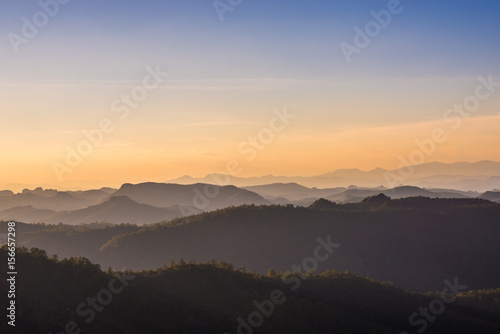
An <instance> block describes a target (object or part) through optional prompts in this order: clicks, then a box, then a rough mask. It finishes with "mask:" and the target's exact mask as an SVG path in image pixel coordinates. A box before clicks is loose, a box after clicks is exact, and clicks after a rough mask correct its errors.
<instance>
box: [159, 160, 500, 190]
mask: <svg viewBox="0 0 500 334" xmlns="http://www.w3.org/2000/svg"><path fill="white" fill-rule="evenodd" d="M388 179H389V181H388ZM167 182H172V183H178V184H192V183H197V182H202V183H210V184H220V185H225V184H232V185H235V186H238V187H250V186H256V185H265V184H272V183H298V184H300V185H302V186H306V187H311V188H312V187H316V188H336V187H348V186H350V185H356V186H358V187H379V186H384V187H386V188H393V187H394V186H398V185H411V186H417V187H425V188H448V189H457V190H463V191H470V190H472V191H477V192H485V191H491V190H494V189H500V162H494V161H488V160H485V161H479V162H475V163H471V162H457V163H441V162H431V163H424V164H418V165H414V166H411V167H401V168H397V169H393V170H387V169H383V168H375V169H373V170H369V171H362V170H359V169H356V168H354V169H339V170H336V171H334V172H330V173H325V174H321V175H317V176H310V177H304V176H296V177H293V176H274V175H267V176H261V177H248V178H244V177H235V176H229V175H224V174H209V175H207V176H205V177H203V178H193V177H191V176H188V175H185V176H182V177H180V178H176V179H172V180H169V181H167Z"/></svg>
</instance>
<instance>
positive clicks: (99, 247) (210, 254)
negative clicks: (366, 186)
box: [0, 194, 500, 291]
mask: <svg viewBox="0 0 500 334" xmlns="http://www.w3.org/2000/svg"><path fill="white" fill-rule="evenodd" d="M499 216H500V204H497V203H493V202H490V201H487V200H483V199H458V198H457V199H439V198H434V199H431V198H426V197H411V198H403V199H394V200H391V199H390V198H389V197H387V196H385V195H383V194H381V195H377V196H373V197H369V198H367V199H365V200H363V201H362V202H359V203H346V204H336V203H334V202H330V201H328V200H325V199H321V200H318V201H316V202H315V203H313V204H312V205H311V206H310V207H307V208H305V207H293V206H291V205H288V206H278V205H272V206H255V205H244V206H239V207H232V208H226V209H222V210H217V211H212V212H206V213H202V214H199V215H195V216H190V217H183V218H177V219H174V220H170V221H166V222H163V223H158V224H154V225H148V226H143V227H141V226H137V225H114V226H109V225H95V226H82V225H78V226H71V225H41V224H37V225H33V224H21V223H19V224H18V226H17V227H16V231H17V233H18V235H17V239H18V242H19V244H20V245H24V246H26V247H39V248H42V249H45V250H46V251H47V252H48V253H49V254H58V255H59V256H62V257H71V256H85V257H86V258H88V259H90V260H92V261H94V262H96V263H99V264H100V265H101V266H102V267H104V268H107V267H112V268H123V267H126V268H131V269H133V270H149V269H154V268H158V267H161V266H163V265H165V264H168V263H169V262H170V261H171V260H174V261H176V262H177V261H179V260H180V259H182V258H183V259H185V260H186V261H188V260H191V259H193V260H195V261H196V262H207V261H211V260H213V259H214V260H216V261H220V260H224V261H228V262H231V263H233V264H234V266H235V267H246V268H247V270H255V271H257V272H258V273H267V271H268V270H269V269H275V270H278V271H280V270H288V269H289V268H291V267H292V266H293V265H294V264H298V265H299V266H303V268H305V269H304V270H303V271H308V269H307V265H306V264H304V263H305V262H304V263H302V259H306V258H308V257H310V256H312V255H311V254H313V252H314V250H315V248H316V247H317V245H318V242H319V241H318V240H319V239H321V240H323V241H322V244H330V243H334V244H336V245H338V246H336V247H335V249H332V253H333V254H334V256H331V257H330V258H328V260H325V261H323V262H321V263H318V267H317V268H315V269H316V270H317V271H318V272H322V271H324V270H328V269H336V270H340V271H344V270H349V271H351V272H353V273H356V274H358V275H369V276H370V277H373V278H375V279H376V280H380V281H392V282H394V284H395V285H396V286H397V287H400V288H404V289H410V290H416V291H434V290H435V289H438V288H439V285H440V284H442V280H443V279H444V278H446V277H455V276H457V277H460V279H461V280H462V281H464V282H466V283H467V284H468V285H469V286H470V287H471V288H474V289H482V288H491V287H497V286H500V271H499V269H498V266H497V264H498V263H499V262H500V244H499V243H498V239H499V238H500V225H499V220H498V217H499ZM3 224H5V223H3ZM0 225H2V224H0ZM2 228H3V229H5V228H6V227H5V226H2ZM0 242H1V241H0ZM297 261H299V262H297Z"/></svg>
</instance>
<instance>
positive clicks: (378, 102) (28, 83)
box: [0, 0, 500, 189]
mask: <svg viewBox="0 0 500 334" xmlns="http://www.w3.org/2000/svg"><path fill="white" fill-rule="evenodd" d="M214 4H215V5H214ZM216 7H217V8H216ZM499 40H500V2H498V1H494V0H490V1H485V0H479V1H464V0H453V1H452V0H443V1H433V0H401V1H397V0H391V1H378V0H377V1H373V0H370V1H368V0H366V1H360V0H353V1H340V0H339V1H331V0H328V1H326V0H325V1H299V0H286V1H285V0H279V1H274V0H242V1H239V0H231V1H229V0H221V1H215V2H213V1H201V0H199V1H186V0H182V1H181V0H179V1H177V0H169V1H165V0H162V1H159V0H158V1H157V0H152V1H132V0H107V1H97V0H59V2H57V1H56V0H41V1H22V2H21V1H15V0H5V1H2V2H1V3H0V64H1V66H2V69H1V71H0V117H1V119H2V122H0V138H1V140H0V172H1V173H0V188H10V189H15V188H16V187H17V188H22V187H33V186H35V185H41V186H44V187H53V188H58V189H73V188H93V187H94V188H95V187H102V186H115V187H116V186H119V185H120V184H122V183H125V182H132V183H137V182H144V181H156V182H164V181H166V180H169V179H173V178H176V177H179V176H182V175H191V176H194V177H201V176H205V175H206V174H209V173H214V172H218V173H229V174H233V175H235V176H243V177H244V176H261V175H269V174H274V175H288V176H295V175H301V176H310V175H319V174H323V173H327V172H331V171H334V170H336V169H340V168H359V169H362V170H370V169H374V168H377V167H382V168H386V169H393V168H397V167H399V166H400V165H401V163H403V162H402V161H406V162H407V163H410V164H413V163H417V162H432V161H440V162H458V161H469V162H475V161H480V160H493V161H500V150H499V149H498V147H500V136H499V135H498V133H499V129H500V114H499V110H500V84H499V83H498V82H500V44H499V43H498V41H499ZM155 73H156V74H155ZM480 78H481V79H480ZM485 82H486V84H485ZM488 82H489V84H488ZM145 85H146V86H147V87H148V88H147V89H146V88H145ZM134 94H135V95H134ZM478 94H479V95H478ZM124 96H125V98H126V97H127V96H128V100H125V98H124ZM124 101H128V102H124ZM462 105H465V106H463V107H461V106H462ZM460 108H461V109H460ZM283 115H285V116H283ZM286 115H288V116H286ZM436 134H439V136H438V135H436ZM89 138H90V139H89ZM422 143H427V144H428V145H427V146H425V145H423V144H422ZM422 145H423V146H422ZM416 151H422V152H423V153H424V154H416V153H415V152H416ZM411 157H413V158H415V157H420V160H418V159H413V160H412V159H411ZM417 160H418V161H417ZM234 166H237V168H236V167H234Z"/></svg>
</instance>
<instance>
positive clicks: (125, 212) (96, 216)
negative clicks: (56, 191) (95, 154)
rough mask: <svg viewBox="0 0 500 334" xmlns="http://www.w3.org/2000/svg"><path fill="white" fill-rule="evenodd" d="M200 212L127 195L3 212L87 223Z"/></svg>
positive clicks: (20, 217) (138, 221) (30, 220)
mask: <svg viewBox="0 0 500 334" xmlns="http://www.w3.org/2000/svg"><path fill="white" fill-rule="evenodd" d="M185 211H189V212H195V213H200V212H202V211H201V210H198V209H195V208H192V207H189V208H186V207H183V208H182V209H181V207H180V206H172V207H170V208H157V207H154V206H151V205H147V204H139V203H137V202H134V201H132V200H131V199H130V198H128V197H126V196H116V197H111V198H110V199H108V200H107V201H105V202H103V203H101V204H97V205H92V206H90V207H88V208H84V209H80V210H73V211H63V212H54V211H51V210H39V209H34V208H32V207H31V206H27V207H18V208H12V209H8V210H5V211H2V212H0V217H2V218H3V219H4V220H16V221H24V222H28V223H38V222H42V223H48V224H50V223H52V224H57V223H60V222H61V223H62V222H64V223H65V224H86V223H94V222H108V223H112V224H121V223H131V224H152V223H155V222H159V221H163V220H169V219H173V218H177V217H182V212H185Z"/></svg>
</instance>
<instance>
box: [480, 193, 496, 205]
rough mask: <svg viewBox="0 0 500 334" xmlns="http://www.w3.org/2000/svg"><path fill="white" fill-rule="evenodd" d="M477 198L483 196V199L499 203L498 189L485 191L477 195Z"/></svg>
mask: <svg viewBox="0 0 500 334" xmlns="http://www.w3.org/2000/svg"><path fill="white" fill-rule="evenodd" d="M479 198H483V199H487V200H489V201H492V202H497V203H499V202H500V191H487V192H485V193H484V194H482V195H481V196H479Z"/></svg>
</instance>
